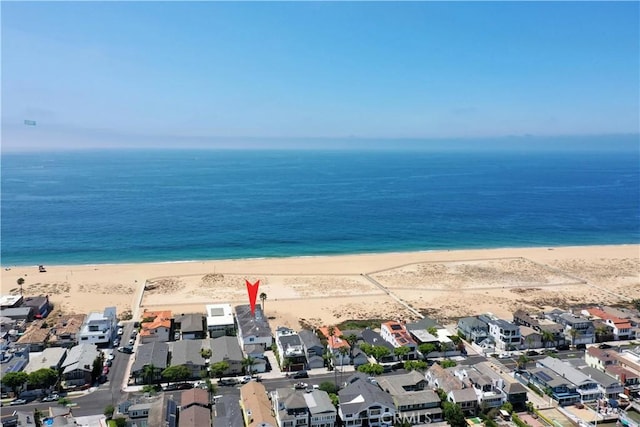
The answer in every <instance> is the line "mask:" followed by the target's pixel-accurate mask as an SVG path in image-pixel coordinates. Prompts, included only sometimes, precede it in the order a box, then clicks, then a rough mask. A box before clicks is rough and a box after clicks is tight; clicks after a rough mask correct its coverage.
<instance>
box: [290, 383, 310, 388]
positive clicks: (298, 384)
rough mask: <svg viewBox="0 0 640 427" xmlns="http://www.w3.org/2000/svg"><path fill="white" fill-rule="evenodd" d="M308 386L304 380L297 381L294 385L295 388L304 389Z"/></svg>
mask: <svg viewBox="0 0 640 427" xmlns="http://www.w3.org/2000/svg"><path fill="white" fill-rule="evenodd" d="M307 387H309V384H307V383H303V382H299V383H295V384H294V385H293V388H295V389H296V390H303V389H305V388H307Z"/></svg>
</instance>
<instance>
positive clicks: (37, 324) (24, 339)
mask: <svg viewBox="0 0 640 427" xmlns="http://www.w3.org/2000/svg"><path fill="white" fill-rule="evenodd" d="M49 333H50V329H49V328H48V327H46V326H45V324H44V321H43V320H34V321H33V322H32V323H31V325H29V327H28V328H27V330H26V331H25V332H24V334H22V336H20V338H18V340H17V341H16V343H18V344H20V345H23V346H28V347H29V351H31V352H33V353H35V352H39V351H43V350H44V348H45V347H46V346H47V343H48V342H49Z"/></svg>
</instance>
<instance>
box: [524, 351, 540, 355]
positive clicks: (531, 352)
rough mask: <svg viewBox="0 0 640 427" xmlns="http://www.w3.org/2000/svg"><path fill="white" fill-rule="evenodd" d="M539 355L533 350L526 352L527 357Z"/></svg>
mask: <svg viewBox="0 0 640 427" xmlns="http://www.w3.org/2000/svg"><path fill="white" fill-rule="evenodd" d="M539 354H540V353H538V352H537V351H535V350H529V351H527V356H538V355H539Z"/></svg>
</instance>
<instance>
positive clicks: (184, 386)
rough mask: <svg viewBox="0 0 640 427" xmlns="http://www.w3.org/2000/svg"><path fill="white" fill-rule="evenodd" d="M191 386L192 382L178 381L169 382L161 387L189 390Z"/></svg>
mask: <svg viewBox="0 0 640 427" xmlns="http://www.w3.org/2000/svg"><path fill="white" fill-rule="evenodd" d="M191 388H193V384H191V383H179V384H169V385H168V386H166V387H163V388H162V390H164V391H173V390H189V389H191Z"/></svg>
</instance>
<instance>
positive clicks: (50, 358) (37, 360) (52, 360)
mask: <svg viewBox="0 0 640 427" xmlns="http://www.w3.org/2000/svg"><path fill="white" fill-rule="evenodd" d="M66 357H67V349H66V348H61V347H49V348H45V349H44V351H43V352H41V353H39V354H37V355H35V356H34V355H32V356H31V357H30V359H29V364H28V365H27V366H26V367H25V368H24V371H25V372H26V373H27V374H30V373H32V372H35V371H37V370H39V369H54V370H55V371H58V370H59V369H60V368H61V367H62V363H63V362H64V360H65V359H66Z"/></svg>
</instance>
